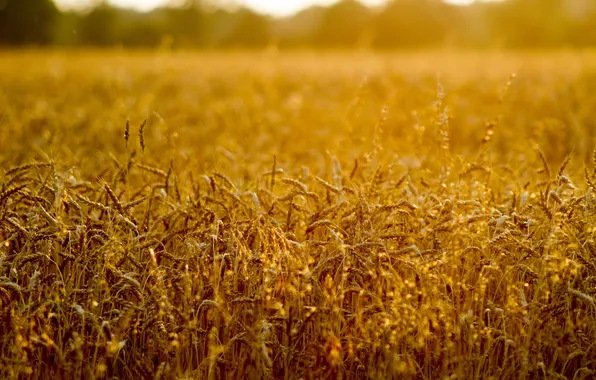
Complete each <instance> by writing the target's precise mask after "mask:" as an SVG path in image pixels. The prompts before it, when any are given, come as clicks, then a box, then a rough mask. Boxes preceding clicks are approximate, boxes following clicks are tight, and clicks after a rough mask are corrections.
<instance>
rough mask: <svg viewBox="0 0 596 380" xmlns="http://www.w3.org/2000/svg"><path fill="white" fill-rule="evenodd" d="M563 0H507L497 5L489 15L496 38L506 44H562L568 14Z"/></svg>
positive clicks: (566, 27) (511, 45)
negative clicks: (490, 15)
mask: <svg viewBox="0 0 596 380" xmlns="http://www.w3.org/2000/svg"><path fill="white" fill-rule="evenodd" d="M564 3H565V0H509V1H506V2H503V3H501V4H498V6H496V7H495V12H494V13H493V14H492V17H491V19H490V20H491V24H492V29H493V33H494V35H495V38H498V39H501V40H502V41H503V43H504V44H505V46H506V47H512V48H529V47H540V48H545V47H554V46H560V45H563V44H565V43H566V42H568V41H566V40H567V36H568V35H569V33H568V30H569V26H570V25H569V23H570V21H571V20H570V19H569V18H568V16H569V14H568V13H567V12H565V9H564Z"/></svg>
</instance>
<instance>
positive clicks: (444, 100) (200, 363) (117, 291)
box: [0, 52, 596, 379]
mask: <svg viewBox="0 0 596 380" xmlns="http://www.w3.org/2000/svg"><path fill="white" fill-rule="evenodd" d="M0 69H1V71H2V72H3V75H2V76H0V89H1V91H0V147H2V150H1V151H0V162H1V164H2V167H3V168H4V171H3V173H4V174H3V177H2V179H1V180H2V189H1V194H0V241H1V242H2V246H1V248H0V331H1V332H2V334H1V335H0V345H1V346H0V350H1V351H0V352H1V354H0V355H1V356H0V377H1V378H10V379H11V378H22V377H25V376H29V377H31V378H44V379H45V378H51V377H53V378H106V379H107V378H130V379H134V378H156V379H157V378H205V379H215V378H226V379H234V378H255V379H260V378H276V379H278V378H279V379H298V378H311V379H319V378H332V379H335V378H342V379H359V378H375V379H385V378H418V379H437V378H451V379H455V378H457V379H471V378H527V379H542V378H544V379H547V378H548V379H551V378H568V379H572V378H573V379H588V378H593V377H594V376H595V374H596V359H594V358H596V343H595V342H596V324H595V323H594V318H595V316H596V304H595V301H594V297H596V243H595V242H594V234H595V232H596V229H595V226H596V209H595V206H594V204H595V203H596V200H594V191H596V188H595V187H594V183H595V182H596V178H595V177H596V171H595V169H594V164H593V163H592V157H593V155H592V151H593V148H594V133H595V132H593V131H595V130H596V128H595V126H594V120H595V118H596V104H595V102H596V101H595V99H596V98H595V97H594V96H593V88H594V85H595V84H596V75H595V74H596V57H594V56H591V55H589V54H584V55H562V54H561V55H553V56H539V55H538V56H536V55H535V56H498V55H487V56H475V55H464V54H459V55H458V54H449V53H437V54H436V55H431V54H426V55H423V54H421V55H411V56H403V57H399V56H394V57H375V56H372V55H359V56H341V55H335V56H333V55H330V56H328V57H323V58H319V59H315V58H314V57H309V56H307V55H295V56H279V55H275V54H273V53H267V54H263V55H242V54H236V55H227V56H216V55H212V56H192V55H180V56H173V55H168V54H165V53H164V54H147V53H135V54H134V55H129V56H126V55H124V54H119V53H113V54H108V55H106V56H104V57H102V56H100V55H99V53H88V54H78V55H76V54H72V53H53V54H51V53H36V52H21V53H4V55H3V56H1V57H0ZM514 71H515V72H516V74H517V76H516V77H515V78H514V76H512V75H511V73H512V72H514ZM571 152H573V154H571Z"/></svg>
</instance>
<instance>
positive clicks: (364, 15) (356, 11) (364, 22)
mask: <svg viewBox="0 0 596 380" xmlns="http://www.w3.org/2000/svg"><path fill="white" fill-rule="evenodd" d="M371 18H372V14H371V10H370V9H369V8H367V7H366V6H365V5H364V4H362V3H360V2H359V1H356V0H343V1H340V2H338V3H336V4H334V5H331V6H330V7H328V8H326V9H325V11H324V14H323V17H322V19H321V21H320V24H319V26H318V28H316V30H315V31H314V36H313V37H314V38H313V40H314V41H313V42H314V43H315V44H316V45H321V46H327V47H329V46H335V47H353V46H355V45H357V44H358V43H359V42H362V41H363V39H366V36H367V34H369V32H370V23H371Z"/></svg>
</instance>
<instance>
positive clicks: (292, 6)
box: [55, 0, 473, 16]
mask: <svg viewBox="0 0 596 380" xmlns="http://www.w3.org/2000/svg"><path fill="white" fill-rule="evenodd" d="M55 1H56V3H57V4H58V5H59V6H61V7H64V8H73V7H75V8H76V7H80V6H84V5H85V3H87V4H88V3H90V2H91V1H90V0H55ZM383 1H384V0H362V2H363V3H365V4H368V5H378V4H381V3H383ZM472 1H473V0H449V2H451V3H456V4H469V3H471V2H472ZM227 2H228V3H232V4H243V5H246V6H249V7H250V8H253V9H255V10H257V11H260V12H263V13H268V14H273V15H276V16H283V15H289V14H292V13H295V12H297V11H299V10H301V9H304V8H307V7H309V6H311V5H313V4H332V3H334V2H335V1H334V0H228V1H227ZM110 3H112V4H114V5H118V6H123V7H131V8H135V9H138V10H142V11H146V10H150V9H153V8H155V7H157V6H160V5H163V4H165V3H167V0H110Z"/></svg>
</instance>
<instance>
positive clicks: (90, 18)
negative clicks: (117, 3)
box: [79, 2, 121, 46]
mask: <svg viewBox="0 0 596 380" xmlns="http://www.w3.org/2000/svg"><path fill="white" fill-rule="evenodd" d="M118 18H119V10H118V9H117V8H114V7H112V6H110V5H109V4H107V3H106V2H101V3H100V4H99V5H98V6H96V7H95V8H93V10H91V12H89V13H88V14H86V15H85V16H83V17H82V18H81V20H80V26H79V35H80V39H81V42H82V43H83V44H87V45H93V46H111V45H114V44H116V43H118V42H120V41H119V40H120V39H121V38H120V37H121V36H119V33H118V25H117V24H118Z"/></svg>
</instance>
